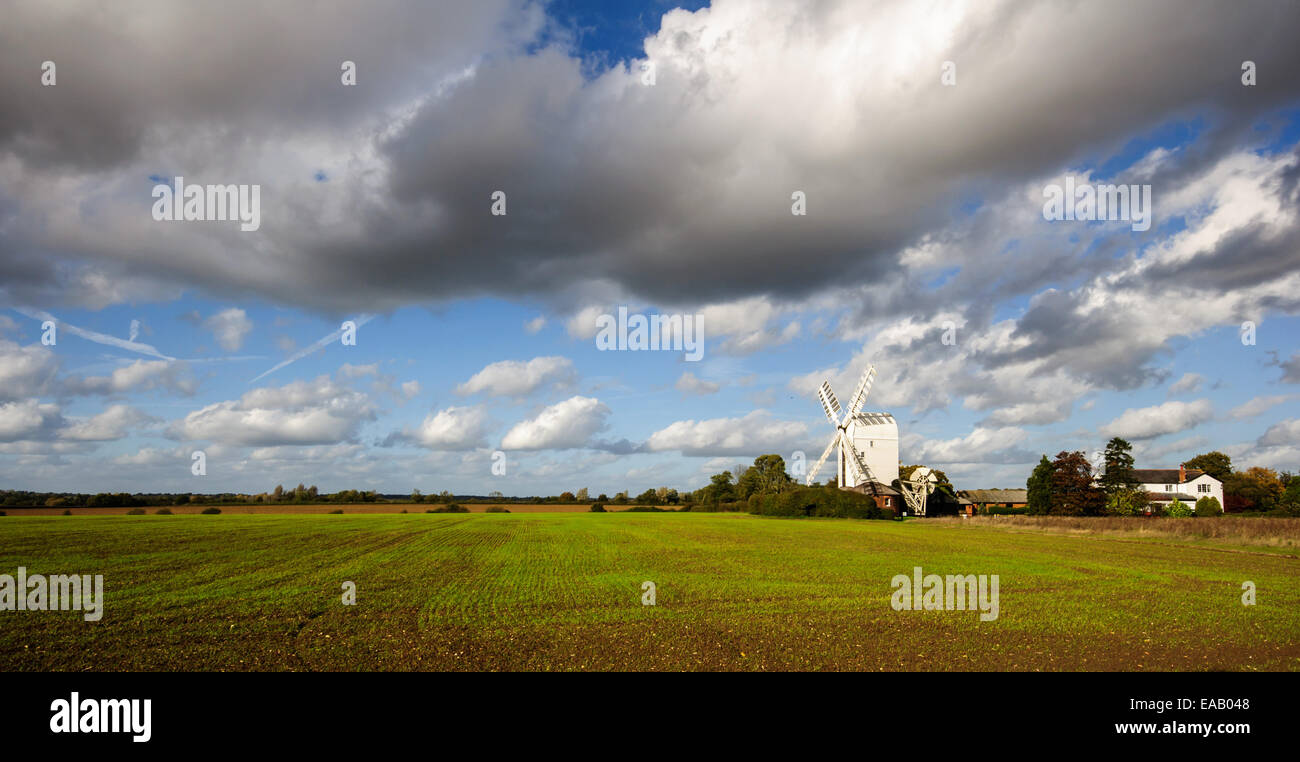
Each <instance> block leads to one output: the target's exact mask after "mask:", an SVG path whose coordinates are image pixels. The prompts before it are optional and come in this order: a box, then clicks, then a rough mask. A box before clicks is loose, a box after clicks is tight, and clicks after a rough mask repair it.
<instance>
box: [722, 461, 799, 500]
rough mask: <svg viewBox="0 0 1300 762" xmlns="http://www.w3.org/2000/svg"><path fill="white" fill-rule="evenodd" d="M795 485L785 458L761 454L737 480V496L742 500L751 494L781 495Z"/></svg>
mask: <svg viewBox="0 0 1300 762" xmlns="http://www.w3.org/2000/svg"><path fill="white" fill-rule="evenodd" d="M793 486H794V480H793V479H791V478H790V475H789V474H787V473H786V472H785V459H784V458H782V457H781V456H780V455H760V456H758V457H757V458H754V465H753V466H750V467H749V468H747V469H745V472H744V473H743V474H741V476H740V478H739V479H737V480H736V497H738V498H739V499H741V500H746V499H748V498H749V497H750V496H751V495H758V496H760V497H762V496H765V495H779V494H781V493H782V492H785V491H786V490H788V489H790V488H791V487H793Z"/></svg>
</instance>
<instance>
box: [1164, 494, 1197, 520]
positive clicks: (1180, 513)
mask: <svg viewBox="0 0 1300 762" xmlns="http://www.w3.org/2000/svg"><path fill="white" fill-rule="evenodd" d="M1165 515H1166V516H1171V517H1173V518H1176V519H1185V518H1187V517H1189V516H1191V515H1192V507H1191V506H1190V505H1188V504H1187V503H1184V502H1183V501H1182V500H1179V499H1178V498H1174V499H1173V501H1171V502H1170V503H1169V505H1167V506H1165Z"/></svg>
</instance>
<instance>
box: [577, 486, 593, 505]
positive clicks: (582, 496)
mask: <svg viewBox="0 0 1300 762" xmlns="http://www.w3.org/2000/svg"><path fill="white" fill-rule="evenodd" d="M576 497H577V499H578V502H579V503H585V502H587V500H589V499H590V498H588V497H587V488H586V487H583V488H582V489H580V490H578V494H577V495H576Z"/></svg>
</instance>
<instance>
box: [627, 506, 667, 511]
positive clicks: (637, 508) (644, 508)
mask: <svg viewBox="0 0 1300 762" xmlns="http://www.w3.org/2000/svg"><path fill="white" fill-rule="evenodd" d="M663 512H664V509H663V508H656V507H655V506H653V505H634V506H632V507H631V508H628V509H627V513H663Z"/></svg>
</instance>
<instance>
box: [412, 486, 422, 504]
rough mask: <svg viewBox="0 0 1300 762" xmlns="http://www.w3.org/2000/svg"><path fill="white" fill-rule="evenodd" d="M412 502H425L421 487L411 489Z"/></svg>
mask: <svg viewBox="0 0 1300 762" xmlns="http://www.w3.org/2000/svg"><path fill="white" fill-rule="evenodd" d="M411 502H412V503H423V502H424V493H422V492H420V490H419V489H413V490H411Z"/></svg>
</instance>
